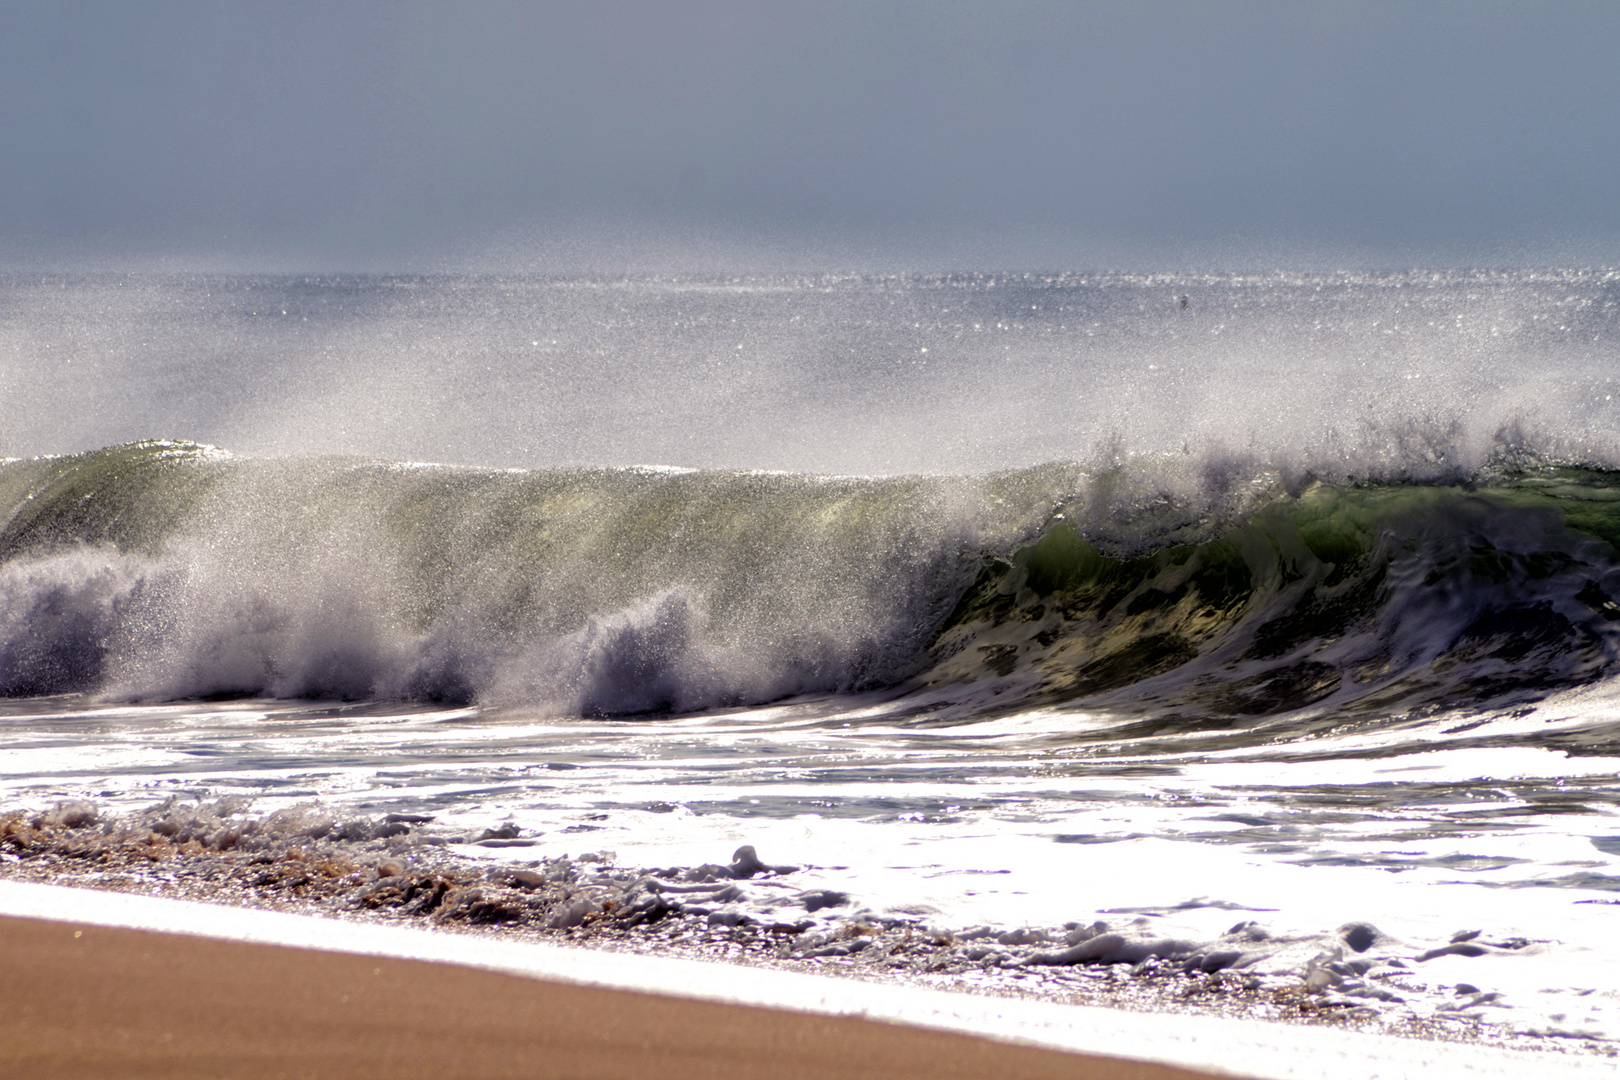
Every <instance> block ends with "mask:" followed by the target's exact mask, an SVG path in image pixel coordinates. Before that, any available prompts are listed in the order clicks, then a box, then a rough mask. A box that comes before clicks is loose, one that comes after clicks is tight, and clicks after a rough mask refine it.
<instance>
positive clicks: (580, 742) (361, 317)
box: [0, 271, 1620, 1039]
mask: <svg viewBox="0 0 1620 1080" xmlns="http://www.w3.org/2000/svg"><path fill="white" fill-rule="evenodd" d="M1617 377H1620V274H1616V273H1609V272H1599V271H1557V272H1528V271H1524V272H1511V273H1509V272H1501V273H1484V272H1480V273H1453V274H1431V273H1391V274H1379V275H1372V274H1330V275H1321V276H1310V275H1282V274H1272V275H1253V276H1244V275H1228V276H1222V275H1211V276H1178V275H1089V276H1085V275H1055V276H1035V275H1000V274H982V275H959V276H944V277H779V278H778V277H773V278H759V279H688V278H671V279H656V278H639V279H629V280H582V279H562V280H558V279H545V278H498V277H465V276H463V277H449V276H447V277H420V278H405V277H334V278H315V277H250V276H214V277H208V276H171V277H164V276H159V275H144V276H132V277H115V276H89V277H39V276H33V277H18V276H13V277H9V278H4V279H0V402H3V407H0V453H4V454H7V455H10V457H9V459H8V460H6V461H4V463H0V695H4V701H3V703H0V747H3V748H4V754H3V756H0V789H3V790H4V793H5V800H6V803H7V804H8V805H12V806H26V807H40V808H43V807H47V806H49V805H51V804H52V803H54V802H58V801H62V800H68V799H89V800H92V801H94V802H96V803H97V804H98V805H100V806H102V807H104V808H107V809H110V810H113V811H120V810H129V809H134V808H137V807H142V806H146V805H149V804H151V803H153V802H155V801H158V800H161V799H164V798H168V797H171V796H179V797H183V798H186V799H216V798H220V797H224V796H245V797H249V798H251V799H252V800H253V805H254V806H255V807H256V808H258V809H259V810H260V811H264V812H268V811H270V810H274V809H279V808H284V807H289V806H295V805H303V804H311V803H313V804H318V805H321V806H329V807H343V808H350V809H352V810H354V811H355V812H363V813H367V814H372V815H377V814H383V813H398V814H408V815H417V816H432V817H433V818H434V820H435V822H436V824H437V826H438V827H442V828H447V829H454V828H466V829H472V828H483V827H486V826H492V825H497V824H500V823H507V824H509V825H511V826H512V829H511V830H510V832H511V833H512V835H513V836H514V837H521V838H525V839H527V840H528V841H530V843H529V844H528V845H527V846H521V847H513V848H499V849H495V850H493V851H492V850H489V849H479V851H478V852H477V854H479V855H480V857H489V858H522V859H532V858H536V857H541V856H546V855H552V854H563V853H568V854H578V853H580V852H583V851H587V850H596V851H602V850H609V849H610V850H612V851H613V852H614V853H615V854H616V857H617V859H618V861H619V862H620V864H622V865H664V866H667V865H672V864H678V863H683V862H684V863H687V864H696V863H699V862H714V861H723V860H724V859H725V858H727V857H729V855H730V852H731V850H732V848H734V847H735V846H737V845H739V844H743V843H748V844H754V845H755V846H756V847H757V848H758V850H759V852H760V854H761V856H762V857H764V858H766V859H767V860H770V859H776V860H782V861H792V862H794V863H797V864H802V865H805V866H807V867H808V868H810V869H811V870H812V871H813V872H814V874H816V875H817V878H816V880H817V881H818V882H821V883H823V884H824V885H825V886H826V888H827V889H829V890H837V891H838V892H840V893H842V894H847V895H848V896H849V897H851V898H853V899H852V901H851V904H852V905H853V906H852V907H850V908H849V909H848V910H847V911H845V912H843V913H842V915H841V916H840V917H842V916H843V915H848V914H849V913H850V912H862V911H864V912H876V913H880V914H887V915H890V916H894V917H909V918H915V919H918V920H923V921H926V922H928V923H930V924H931V925H935V926H939V927H952V928H956V929H958V930H960V929H962V928H966V927H969V926H974V925H985V926H990V927H995V928H1003V929H1005V928H1017V927H1053V928H1056V927H1061V926H1062V925H1063V924H1065V923H1071V924H1073V923H1088V922H1090V921H1092V920H1095V919H1104V920H1107V919H1112V920H1114V921H1116V922H1119V921H1122V920H1123V921H1127V922H1130V921H1131V920H1135V922H1132V923H1131V924H1132V925H1137V926H1143V925H1146V926H1150V927H1151V928H1152V929H1153V932H1154V933H1159V934H1162V935H1170V934H1181V935H1184V936H1188V937H1191V938H1205V939H1207V938H1212V937H1215V936H1217V935H1219V934H1221V933H1222V932H1223V931H1224V930H1226V929H1227V928H1228V927H1229V926H1230V924H1232V923H1234V922H1237V921H1239V920H1241V919H1252V920H1256V921H1259V922H1264V923H1265V924H1266V925H1267V926H1269V927H1272V928H1274V929H1275V930H1276V931H1277V932H1286V931H1289V930H1297V931H1301V932H1319V931H1323V930H1327V929H1331V928H1332V927H1334V926H1337V925H1340V924H1343V923H1346V922H1350V921H1356V920H1360V921H1365V922H1369V923H1372V924H1375V925H1376V926H1378V927H1379V929H1380V930H1382V931H1384V932H1385V933H1387V934H1389V935H1392V936H1393V937H1394V938H1396V939H1401V940H1405V941H1410V942H1412V943H1414V947H1415V948H1427V947H1428V946H1429V944H1431V943H1434V942H1440V943H1445V942H1449V941H1451V939H1452V936H1453V934H1455V933H1459V932H1460V933H1462V934H1463V935H1464V936H1463V937H1462V938H1459V940H1462V941H1471V940H1475V939H1474V938H1470V937H1467V936H1466V935H1467V934H1469V933H1471V932H1472V931H1476V930H1477V931H1480V932H1481V934H1482V935H1483V936H1481V937H1479V938H1478V940H1480V941H1482V942H1489V943H1494V944H1491V945H1490V948H1489V949H1485V948H1479V949H1474V950H1472V951H1473V952H1475V953H1479V954H1482V955H1468V953H1469V951H1470V950H1460V951H1458V952H1456V953H1454V954H1451V955H1445V956H1439V957H1436V958H1434V959H1433V960H1431V961H1426V963H1428V964H1429V965H1430V966H1429V967H1428V968H1425V971H1426V972H1432V973H1434V974H1433V982H1434V986H1435V987H1436V988H1438V989H1437V990H1436V993H1437V994H1438V995H1440V996H1439V997H1437V998H1436V1000H1441V999H1443V998H1444V995H1445V994H1449V993H1451V991H1450V990H1449V989H1448V988H1449V987H1451V986H1453V985H1468V986H1472V987H1474V988H1475V990H1474V992H1475V993H1481V992H1483V991H1492V992H1499V994H1500V996H1499V997H1498V998H1496V999H1491V1000H1488V1001H1486V1002H1483V1003H1476V1004H1478V1005H1479V1007H1481V1008H1484V1007H1486V1006H1489V1007H1490V1008H1492V1009H1496V1010H1499V1012H1500V1014H1501V1016H1503V1017H1504V1018H1505V1019H1504V1022H1505V1023H1510V1024H1516V1025H1518V1027H1519V1029H1521V1030H1526V1031H1538V1032H1543V1033H1548V1034H1557V1035H1576V1036H1582V1037H1592V1038H1607V1039H1614V1038H1620V975H1617V974H1616V972H1620V931H1617V930H1616V916H1615V912H1614V905H1616V904H1620V681H1617V680H1616V674H1617V672H1620V668H1617V662H1620V401H1616V400H1615V399H1614V398H1615V395H1616V393H1617V389H1616V386H1615V379H1616V378H1617ZM829 917H831V916H829ZM1054 932H1055V933H1059V934H1061V930H1056V931H1054ZM1142 932H1143V933H1145V932H1146V931H1142Z"/></svg>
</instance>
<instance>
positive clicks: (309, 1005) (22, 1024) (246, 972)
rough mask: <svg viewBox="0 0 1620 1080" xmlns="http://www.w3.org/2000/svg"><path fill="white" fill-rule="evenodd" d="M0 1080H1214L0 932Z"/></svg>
mask: <svg viewBox="0 0 1620 1080" xmlns="http://www.w3.org/2000/svg"><path fill="white" fill-rule="evenodd" d="M0 952H3V953H4V955H5V956H6V957H7V960H8V965H7V978H6V979H5V980H0V1071H3V1072H5V1073H7V1074H8V1075H28V1076H33V1077H39V1078H41V1080H45V1078H50V1077H72V1076H83V1075H98V1076H105V1077H135V1076H158V1075H161V1076H164V1077H170V1078H174V1080H186V1078H191V1077H198V1078H201V1077H209V1078H217V1077H220V1076H233V1077H236V1076H241V1077H257V1076H272V1075H278V1076H314V1075H319V1076H322V1077H342V1078H355V1080H359V1078H370V1077H379V1078H380V1077H392V1076H397V1075H399V1074H400V1072H401V1071H403V1070H409V1071H410V1074H412V1075H430V1076H455V1077H458V1078H465V1080H483V1078H491V1080H493V1078H497V1077H559V1078H561V1077H569V1078H579V1080H596V1078H602V1080H607V1078H615V1080H617V1078H630V1077H640V1076H648V1075H657V1076H661V1077H667V1078H669V1080H687V1078H697V1077H704V1078H730V1077H757V1076H772V1077H781V1078H783V1080H812V1078H816V1080H820V1078H827V1080H831V1078H834V1077H838V1078H850V1080H858V1078H867V1077H870V1078H873V1080H879V1078H884V1077H897V1078H903V1077H915V1078H918V1080H922V1078H926V1077H940V1078H950V1080H979V1078H989V1077H1008V1078H1015V1080H1058V1078H1060V1077H1069V1078H1073V1080H1210V1077H1211V1074H1208V1073H1202V1072H1194V1071H1191V1070H1187V1069H1181V1068H1176V1067H1172V1066H1165V1065H1155V1064H1147V1063H1141V1062H1131V1061H1125V1060H1120V1059H1114V1058H1107V1057H1096V1056H1084V1055H1078V1054H1071V1053H1064V1052H1061V1051H1056V1050H1050V1049H1043V1048H1039V1047H1032V1046H1021V1045H1015V1044H1010V1043H997V1042H992V1041H991V1040H989V1039H985V1038H980V1037H975V1036H971V1035H962V1034H950V1033H945V1032H939V1031H928V1030H925V1029H921V1028H916V1027H907V1026H903V1025H899V1024H892V1023H883V1022H880V1021H875V1020H865V1019H859V1018H853V1017H836V1016H825V1015H816V1014H813V1013H802V1012H789V1011H786V1010H780V1009H770V1008H762V1007H757V1006H746V1005H727V1004H718V1003H713V1002H706V1001H695V1000H691V999H682V998H678V997H672V996H666V995H658V994H650V993H638V992H634V991H626V990H608V989H602V988H598V987H589V986H578V985H568V984H566V983H559V982H545V981H541V980H539V979H534V978H523V977H521V976H515V975H509V974H504V973H500V972H492V971H487V970H480V969H477V968H470V967H462V966H458V965H454V964H448V963H429V962H426V961H421V960H405V959H394V958H383V957H368V956H362V955H356V954H352V953H341V952H327V951H320V950H315V949H299V948H292V947H287V946H279V945H268V944H262V943H253V942H243V941H222V940H218V939H211V938H202V937H193V936H188V935H184V934H172V933H170V934H164V933H158V932H154V931H150V930H131V929H120V928H113V927H105V926H99V925H90V924H76V923H72V922H57V921H46V920H40V919H25V918H15V917H0Z"/></svg>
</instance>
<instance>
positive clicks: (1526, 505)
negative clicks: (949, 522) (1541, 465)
mask: <svg viewBox="0 0 1620 1080" xmlns="http://www.w3.org/2000/svg"><path fill="white" fill-rule="evenodd" d="M1617 538H1620V478H1617V477H1616V476H1615V475H1614V474H1609V473H1599V472H1591V471H1580V470H1547V471H1544V472H1540V473H1536V474H1522V473H1521V474H1513V475H1508V476H1502V477H1496V478H1493V479H1492V481H1491V482H1490V483H1489V484H1488V485H1484V484H1470V485H1467V486H1461V485H1459V486H1447V487H1414V486H1402V485H1382V486H1367V487H1343V486H1331V485H1326V484H1317V485H1314V486H1312V487H1311V488H1309V489H1308V490H1306V491H1305V492H1303V493H1302V494H1301V495H1300V496H1299V497H1297V498H1282V499H1279V500H1277V501H1275V502H1272V503H1271V504H1269V505H1267V506H1266V507H1264V508H1263V509H1262V510H1260V511H1259V512H1257V513H1255V514H1254V515H1253V516H1252V517H1250V518H1249V519H1248V520H1247V521H1245V522H1243V523H1242V524H1240V525H1237V526H1235V527H1232V528H1230V529H1227V530H1225V531H1224V532H1223V533H1222V534H1221V535H1219V536H1218V537H1216V538H1214V539H1211V540H1208V541H1205V542H1202V543H1196V544H1185V545H1177V546H1171V547H1165V548H1162V549H1159V550H1157V551H1152V552H1150V553H1147V554H1142V555H1138V556H1135V557H1120V556H1110V555H1108V554H1105V553H1104V552H1103V551H1102V550H1100V549H1099V548H1098V546H1096V545H1095V544H1093V543H1090V542H1088V541H1087V540H1085V539H1083V538H1082V535H1081V532H1080V530H1079V529H1077V528H1076V526H1075V525H1074V524H1073V523H1071V522H1070V521H1068V520H1058V521H1056V522H1054V523H1053V524H1052V525H1051V526H1050V527H1049V528H1048V529H1046V531H1045V532H1044V534H1043V535H1041V537H1040V538H1039V539H1038V541H1036V542H1035V543H1033V544H1030V545H1028V546H1026V547H1023V548H1021V549H1019V550H1017V551H1016V552H1014V553H1013V554H1012V555H1011V556H1010V557H1007V558H997V559H992V560H990V561H988V562H987V564H986V566H985V567H984V569H983V570H982V572H981V573H980V575H979V577H978V580H977V581H976V582H975V583H974V584H973V586H972V587H971V588H970V589H969V590H968V591H967V593H966V594H965V595H964V596H963V598H962V600H961V602H960V603H959V604H958V605H957V607H956V609H955V610H954V611H953V612H952V613H951V615H950V616H949V617H948V619H947V620H946V622H945V624H944V625H943V626H942V628H941V629H940V631H939V632H938V633H937V634H936V635H935V637H934V639H933V640H932V641H931V643H930V646H929V653H930V658H931V664H930V666H929V669H928V670H927V672H926V673H925V674H924V675H923V676H922V678H921V682H922V683H923V684H924V685H926V686H929V687H946V686H951V685H962V684H966V683H982V682H984V681H985V680H990V679H995V680H1000V681H1001V682H1002V683H1003V684H1005V685H1004V687H1003V689H1002V694H1003V696H1004V697H1006V698H1008V699H1011V700H1016V701H1018V702H1020V703H1021V704H1022V705H1024V706H1028V705H1030V704H1041V705H1068V706H1083V707H1088V708H1096V709H1099V710H1106V711H1108V712H1111V713H1118V712H1125V713H1128V714H1138V715H1142V716H1145V717H1152V719H1147V720H1144V721H1143V722H1142V724H1141V731H1142V732H1143V733H1156V732H1165V733H1168V732H1174V731H1185V730H1221V729H1227V728H1236V727H1242V726H1245V725H1248V724H1252V723H1254V722H1255V721H1256V719H1257V718H1262V717H1268V716H1273V715H1276V714H1295V713H1298V712H1299V711H1300V710H1307V711H1309V712H1311V713H1313V714H1314V715H1317V716H1320V717H1321V718H1322V721H1321V722H1322V723H1323V724H1333V723H1338V722H1341V721H1343V720H1344V719H1346V718H1355V717H1363V716H1373V715H1377V716H1390V715H1397V714H1409V713H1411V712H1413V711H1414V710H1424V709H1429V710H1432V709H1435V708H1442V707H1457V706H1471V705H1480V704H1485V703H1490V704H1492V705H1503V704H1508V703H1512V702H1514V701H1524V700H1530V699H1534V698H1537V697H1540V696H1543V695H1545V694H1546V693H1547V692H1548V691H1550V690H1553V689H1557V688H1562V687H1568V686H1574V685H1579V684H1581V683H1585V682H1590V681H1592V680H1595V679H1599V678H1602V677H1603V676H1604V675H1605V674H1606V673H1608V672H1609V670H1610V668H1611V665H1612V663H1613V660H1614V658H1615V656H1616V655H1617V653H1616V650H1617V647H1620V636H1617V633H1616V627H1617V622H1616V620H1617V619H1620V605H1617V603H1616V602H1615V600H1614V599H1612V598H1613V597H1620V567H1617V564H1616V554H1615V552H1616V547H1615V542H1616V539H1617ZM1116 734H1117V732H1116Z"/></svg>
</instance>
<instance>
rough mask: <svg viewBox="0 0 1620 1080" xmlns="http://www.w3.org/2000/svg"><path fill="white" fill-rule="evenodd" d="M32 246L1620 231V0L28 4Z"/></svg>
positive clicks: (12, 199)
mask: <svg viewBox="0 0 1620 1080" xmlns="http://www.w3.org/2000/svg"><path fill="white" fill-rule="evenodd" d="M0 146H3V149H0V155H3V162H4V164H3V165H0V261H9V262H10V263H11V264H13V265H23V264H32V263H37V262H38V261H41V260H43V261H46V262H53V261H54V262H74V263H84V262H89V263H95V262H97V261H109V262H111V261H119V262H127V261H130V260H135V261H141V260H145V259H149V258H160V259H164V260H168V261H169V263H170V264H171V265H187V264H196V265H233V264H234V265H261V266H265V267H272V266H273V267H284V268H307V269H340V268H368V267H370V268H383V267H400V268H418V269H420V268H426V267H430V266H435V265H447V264H450V263H460V264H463V265H466V264H476V263H485V264H489V265H499V266H532V267H536V268H541V269H605V270H612V269H622V268H644V269H653V268H660V267H666V266H667V267H668V268H671V269H680V268H692V267H725V266H734V267H736V268H738V269H752V268H769V267H803V268H807V269H814V268H822V267H832V266H839V265H849V266H851V267H856V268H872V267H879V266H892V267H894V268H897V269H904V268H917V269H942V268H949V267H987V268H1004V269H1005V268H1012V269H1025V268H1028V269H1057V268H1073V269H1092V268H1101V267H1124V268H1133V269H1139V268H1152V267H1158V266H1165V267H1177V268H1179V267H1184V266H1229V265H1244V264H1250V265H1271V264H1278V263H1289V262H1293V263H1311V264H1320V263H1329V264H1332V263H1339V264H1347V265H1367V264H1375V265H1376V264H1395V265H1405V264H1410V263H1414V262H1418V263H1421V262H1425V261H1431V262H1444V263H1456V262H1459V261H1462V262H1485V263H1516V262H1524V261H1538V262H1539V261H1548V260H1562V261H1575V262H1581V263H1586V264H1591V263H1607V262H1620V198H1617V197H1616V178H1617V177H1620V4H1616V3H1612V2H1593V3H1547V2H1539V3H1533V4H1532V3H1489V2H1468V3H1387V4H1386V3H1213V2H1212V3H1173V2H1163V3H1152V2H1133V3H1129V4H1126V3H1116V4H1094V3H1044V2H1043V3H1017V2H1012V0H998V2H983V3H979V2H974V3H960V2H947V0H936V2H929V3H913V2H895V3H881V2H873V0H868V2H857V3H815V2H802V3H776V4H769V3H757V2H735V3H732V2H721V0H693V2H682V3H668V2H625V3H612V2H606V3H604V2H593V3H580V4H567V3H555V4H541V3H521V4H519V3H511V4H506V3H497V2H490V0H482V2H478V3H465V4H425V3H406V2H389V3H359V2H346V3H335V4H334V3H330V2H326V0H323V2H319V3H302V2H280V3H275V4H264V3H260V2H254V3H221V2H212V3H190V2H169V3H157V2H153V3H128V4H121V3H110V2H109V3H71V2H62V0H55V2H48V3H30V2H22V0H0Z"/></svg>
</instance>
